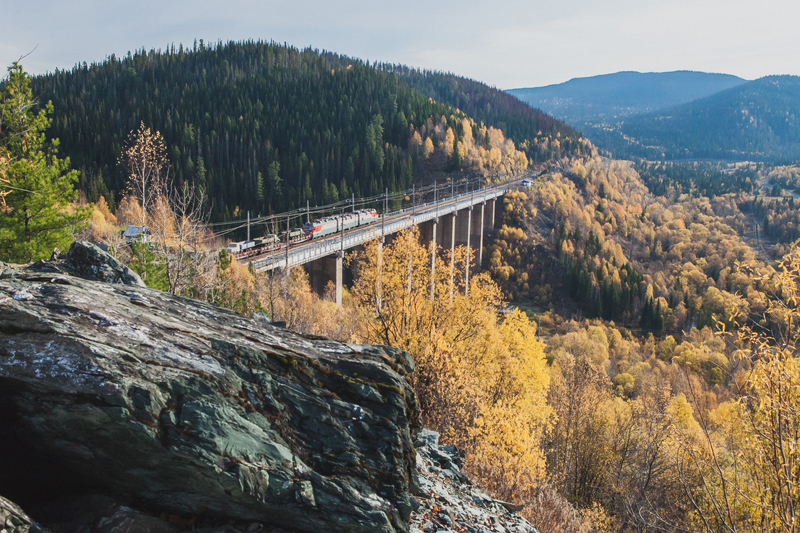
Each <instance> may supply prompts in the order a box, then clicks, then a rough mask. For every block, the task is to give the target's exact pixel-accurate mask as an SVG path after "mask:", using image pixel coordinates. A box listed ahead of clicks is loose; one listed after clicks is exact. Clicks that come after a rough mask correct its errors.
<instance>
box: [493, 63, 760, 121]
mask: <svg viewBox="0 0 800 533" xmlns="http://www.w3.org/2000/svg"><path fill="white" fill-rule="evenodd" d="M746 82H747V80H744V79H742V78H739V77H737V76H732V75H730V74H710V73H706V72H693V71H676V72H646V73H643V72H632V71H626V72H617V73H614V74H604V75H601V76H591V77H587V78H574V79H571V80H569V81H567V82H565V83H559V84H556V85H548V86H546V87H531V88H521V89H510V90H508V91H506V92H508V93H509V94H512V95H514V96H516V97H517V98H519V99H520V100H522V101H523V102H526V103H528V104H530V105H531V106H532V107H538V108H539V109H541V110H542V111H544V112H545V113H549V114H551V115H553V116H554V117H555V118H559V119H563V120H565V121H566V122H567V123H569V124H570V125H573V126H577V127H581V126H582V125H583V123H592V124H596V123H600V122H609V121H610V122H615V121H616V120H617V119H619V118H621V117H625V116H631V115H635V114H640V113H646V112H650V111H656V110H659V109H664V108H667V107H673V106H676V105H679V104H684V103H687V102H691V101H693V100H697V99H698V98H703V97H706V96H710V95H712V94H715V93H718V92H720V91H723V90H726V89H730V88H732V87H736V86H738V85H741V84H743V83H746Z"/></svg>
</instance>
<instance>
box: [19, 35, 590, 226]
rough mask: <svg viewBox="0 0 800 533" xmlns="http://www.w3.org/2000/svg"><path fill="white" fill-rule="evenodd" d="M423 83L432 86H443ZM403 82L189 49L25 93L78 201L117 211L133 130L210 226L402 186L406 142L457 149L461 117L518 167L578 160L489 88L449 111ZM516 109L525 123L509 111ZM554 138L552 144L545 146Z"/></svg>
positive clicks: (223, 47) (408, 171) (568, 146)
mask: <svg viewBox="0 0 800 533" xmlns="http://www.w3.org/2000/svg"><path fill="white" fill-rule="evenodd" d="M424 78H425V80H427V84H428V85H430V86H432V87H439V86H445V85H447V83H449V82H451V81H453V79H454V78H453V77H452V76H445V75H440V74H433V73H427V74H426V75H425V76H424ZM410 79H411V81H413V80H414V77H413V76H412V77H411V78H410ZM408 80H409V77H408V76H406V77H404V76H401V75H398V74H395V73H394V72H392V71H390V70H389V69H386V68H381V67H379V66H378V65H377V64H376V65H370V64H368V63H365V62H363V61H361V60H356V59H351V58H348V57H345V56H340V55H337V54H333V53H328V52H324V51H323V52H319V51H317V50H310V49H306V50H302V51H301V50H298V49H296V48H293V47H290V46H287V45H280V44H276V43H265V42H252V41H250V42H242V43H225V44H223V43H217V44H214V45H211V46H209V45H207V44H205V43H203V41H202V40H201V41H199V42H198V43H196V44H195V45H194V46H193V47H192V48H191V49H186V48H183V47H182V46H179V47H177V48H175V47H170V48H168V49H167V50H166V51H164V52H161V51H150V52H146V51H144V50H142V51H139V52H136V53H134V54H130V53H129V54H128V55H127V57H124V58H121V57H115V56H111V57H109V58H108V59H107V60H106V61H104V62H103V63H102V64H95V65H87V64H86V63H83V64H80V65H76V66H75V67H74V68H73V69H72V70H69V71H58V70H57V71H56V72H54V73H52V74H49V75H46V76H40V77H37V78H35V80H34V84H33V89H34V93H35V94H36V95H38V98H39V99H40V100H41V101H45V102H46V101H52V102H53V105H54V109H55V113H54V115H53V124H52V128H51V129H50V131H49V134H50V135H51V136H52V137H54V138H59V139H61V141H62V152H63V153H64V154H65V155H67V156H69V157H70V158H71V161H72V166H73V168H76V169H78V170H79V171H80V183H79V187H80V188H81V189H82V190H83V191H84V192H85V193H86V195H87V197H88V199H89V200H90V201H95V200H97V199H98V198H99V196H101V195H102V196H104V197H105V198H106V199H107V201H108V202H109V203H110V204H111V207H112V208H113V207H114V204H115V201H119V199H120V197H121V195H122V193H123V191H124V188H125V176H124V172H123V171H122V170H121V169H120V167H119V165H118V162H117V160H118V157H119V154H120V150H121V147H122V144H123V141H124V139H125V136H126V135H127V134H128V132H130V131H132V130H134V129H135V128H136V127H137V126H138V125H139V124H140V122H144V123H145V124H146V125H148V127H151V128H153V129H154V130H157V131H160V132H161V133H162V135H163V137H164V140H165V143H166V145H167V147H168V149H169V160H170V167H171V173H172V178H173V180H174V181H175V182H176V183H177V184H179V185H180V184H181V183H183V182H184V181H191V182H196V183H197V184H198V185H199V186H200V187H203V188H204V189H205V191H206V192H207V196H208V198H209V199H210V203H211V207H212V210H213V213H212V218H213V219H214V220H228V219H230V218H232V217H234V215H233V213H234V212H235V211H236V209H237V208H238V209H239V211H242V212H243V211H244V210H249V211H251V212H252V213H253V214H259V213H260V214H267V213H275V212H282V211H285V210H290V209H295V208H297V207H300V206H304V205H305V203H306V202H307V201H309V202H311V204H312V205H322V204H327V203H331V202H336V201H338V200H340V199H345V198H349V197H350V196H351V194H354V195H355V196H356V197H362V196H364V197H367V196H372V195H376V194H381V193H383V191H384V190H385V189H386V188H388V189H389V190H390V191H397V190H403V189H406V188H409V187H410V186H411V184H412V180H413V176H414V173H415V170H416V169H417V166H419V162H418V161H417V159H419V158H415V155H416V154H415V153H414V152H413V150H409V143H410V142H413V138H412V137H413V135H412V134H413V132H415V131H417V132H419V131H420V130H421V131H422V132H423V135H425V133H424V132H425V131H426V125H427V129H428V130H430V131H429V136H430V137H432V142H433V145H434V146H438V145H440V144H441V143H442V142H444V141H445V140H446V139H445V138H444V136H441V137H442V138H437V136H436V132H435V131H433V130H434V128H433V127H432V126H433V124H440V123H442V121H443V120H444V122H445V123H449V124H451V125H452V126H454V130H455V134H454V139H453V140H452V142H453V143H454V144H457V143H458V141H459V140H461V139H463V137H464V135H465V132H464V131H463V129H464V126H463V123H462V119H463V118H466V114H465V113H469V112H470V111H477V110H479V109H482V111H480V112H479V113H476V116H475V118H476V119H477V120H473V121H472V122H471V126H472V128H473V130H474V131H472V132H469V133H470V134H471V136H472V137H475V138H477V137H478V134H479V131H478V128H479V126H480V123H481V122H484V123H486V125H487V126H495V127H497V128H499V129H501V130H505V132H506V135H507V136H510V137H511V138H512V139H514V140H516V141H517V142H518V143H519V144H520V148H521V149H523V150H524V151H525V152H527V154H528V158H529V159H530V160H534V159H539V160H541V159H542V158H545V157H549V156H551V155H554V154H555V155H560V152H561V151H565V152H569V151H575V150H577V149H579V143H577V142H574V141H575V140H576V139H577V134H576V133H575V132H574V130H572V129H571V128H569V127H568V126H566V125H565V124H563V123H560V122H557V121H555V120H553V119H551V118H550V117H547V116H546V115H544V114H543V113H541V112H538V111H535V110H533V109H531V108H529V107H528V106H527V105H525V104H522V103H521V102H519V101H518V100H516V98H514V97H511V96H509V95H505V94H504V93H501V92H500V91H497V90H495V89H490V88H489V87H487V86H485V85H482V84H479V83H477V82H471V81H470V82H468V85H469V91H470V94H472V95H475V97H474V101H478V100H480V99H483V100H486V101H492V102H493V105H492V107H489V106H483V105H479V106H477V105H472V106H464V107H462V111H459V110H457V109H454V108H453V107H451V105H454V106H461V105H463V103H462V101H461V94H460V93H456V92H453V91H450V92H448V91H444V90H437V91H436V94H435V96H436V98H435V99H434V98H431V95H429V94H428V93H427V92H420V91H418V90H416V89H415V88H414V87H413V86H412V85H413V84H410V83H407V81H408ZM465 83H466V82H465ZM428 92H429V91H428ZM522 107H524V108H526V109H527V114H528V115H531V116H533V117H534V118H535V119H536V120H530V117H528V116H522V115H519V114H518V113H515V111H516V110H517V109H518V108H522ZM534 129H535V131H534ZM555 136H558V137H563V138H564V141H565V142H563V143H558V142H554V143H551V142H550V141H549V139H550V137H555ZM569 139H571V140H572V141H570V140H569ZM487 140H488V139H487ZM554 141H557V139H554ZM445 151H446V152H447V150H445ZM450 163H452V162H450ZM415 165H416V166H415ZM460 166H463V165H462V162H461V161H456V165H453V164H449V165H448V169H449V170H459V168H458V167H460Z"/></svg>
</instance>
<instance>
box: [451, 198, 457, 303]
mask: <svg viewBox="0 0 800 533" xmlns="http://www.w3.org/2000/svg"><path fill="white" fill-rule="evenodd" d="M457 215H458V213H456V212H455V211H453V214H452V215H451V216H450V299H451V300H452V298H453V286H454V285H455V273H456V270H455V269H456V216H457Z"/></svg>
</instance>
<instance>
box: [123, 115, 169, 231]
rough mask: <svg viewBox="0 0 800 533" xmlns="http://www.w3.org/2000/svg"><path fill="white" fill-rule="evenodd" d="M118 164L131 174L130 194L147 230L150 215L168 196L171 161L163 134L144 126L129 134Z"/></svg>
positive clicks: (141, 125) (129, 176)
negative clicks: (146, 223) (137, 204)
mask: <svg viewBox="0 0 800 533" xmlns="http://www.w3.org/2000/svg"><path fill="white" fill-rule="evenodd" d="M119 162H120V164H121V165H122V166H123V167H124V168H125V171H126V172H127V174H128V192H129V193H130V194H132V195H133V197H134V198H136V200H137V202H138V203H139V206H140V207H141V210H142V224H141V225H142V226H144V225H145V222H146V218H147V214H148V211H150V210H151V209H153V207H154V206H155V205H156V202H157V200H158V198H159V197H160V196H162V195H164V194H165V193H166V192H167V181H168V178H169V160H168V158H167V148H166V146H165V144H164V138H163V137H162V136H161V133H159V132H158V131H156V132H155V133H153V132H152V131H151V130H150V128H148V127H146V126H145V125H144V122H142V123H141V124H140V125H139V129H137V130H134V131H131V132H130V133H129V134H128V138H127V140H126V141H125V146H124V148H123V150H122V155H121V156H120V160H119Z"/></svg>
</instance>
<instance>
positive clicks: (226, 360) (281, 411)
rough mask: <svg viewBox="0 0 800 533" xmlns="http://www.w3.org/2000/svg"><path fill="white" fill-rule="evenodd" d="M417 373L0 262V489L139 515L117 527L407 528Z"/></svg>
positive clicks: (122, 518)
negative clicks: (108, 502) (90, 501)
mask: <svg viewBox="0 0 800 533" xmlns="http://www.w3.org/2000/svg"><path fill="white" fill-rule="evenodd" d="M74 250H84V251H85V250H86V246H85V245H80V246H79V247H78V248H73V249H71V251H70V253H73V251H74ZM76 253H78V252H76ZM80 253H83V252H80ZM73 255H74V254H73ZM73 265H74V263H73ZM71 268H74V266H73V267H71ZM101 271H102V269H101ZM101 277H104V278H106V279H107V278H108V277H110V276H106V275H105V274H102V276H101ZM412 369H413V366H412V363H411V362H410V358H408V356H407V355H406V354H403V353H402V352H399V351H396V350H393V349H389V348H384V347H379V346H369V347H363V346H361V347H359V346H354V345H347V344H342V343H339V342H335V341H331V340H325V339H318V338H308V337H303V336H300V335H297V334H294V333H291V332H288V331H286V330H285V329H281V328H276V327H273V326H270V325H268V324H264V323H262V322H259V321H257V320H254V319H251V318H247V317H243V316H241V315H237V314H235V313H232V312H229V311H226V310H223V309H220V308H217V307H214V306H211V305H207V304H204V303H202V302H198V301H194V300H189V299H184V298H178V297H173V296H170V295H168V294H165V293H161V292H158V291H155V290H150V289H146V288H141V287H128V286H124V285H112V284H107V283H98V282H95V281H88V280H85V279H81V278H77V277H73V276H69V275H65V274H58V273H48V274H47V275H46V276H44V275H42V274H41V273H38V272H32V271H28V270H25V269H21V268H16V267H11V268H8V267H7V266H4V270H3V273H2V274H1V275H0V472H2V475H0V494H6V495H7V496H10V497H11V498H13V499H14V500H15V501H18V502H21V503H22V504H23V505H26V506H28V504H27V503H26V502H27V501H30V502H33V503H40V504H41V503H42V501H43V500H44V498H45V497H52V496H56V495H63V494H83V493H85V494H88V493H95V494H103V495H106V496H109V497H112V498H113V499H114V500H115V501H119V502H133V503H135V507H131V506H128V508H129V509H130V511H126V510H124V509H118V510H117V511H115V512H114V513H112V514H111V515H108V516H107V517H106V518H108V520H110V522H109V523H111V524H112V525H113V524H117V526H114V527H128V526H130V527H133V525H135V523H136V522H140V523H141V521H140V520H139V518H141V517H138V515H137V518H136V519H135V520H134V519H133V518H132V515H131V514H130V513H139V512H145V513H147V514H150V515H155V516H158V515H159V513H163V512H166V513H177V514H180V515H186V516H197V517H207V518H208V519H209V520H211V519H215V520H219V521H221V522H220V523H226V521H228V522H229V523H232V524H233V525H232V526H230V528H232V529H230V530H233V529H237V530H240V531H246V530H247V529H248V527H249V526H248V525H249V524H251V523H257V524H265V525H267V526H270V527H282V528H285V529H286V530H288V531H301V532H303V531H311V532H321V531H333V532H337V531H341V532H345V531H347V532H350V531H352V532H365V533H366V532H370V533H371V532H387V533H389V532H396V531H407V530H408V520H409V518H410V514H411V509H412V508H411V501H410V481H411V480H412V479H413V477H414V467H415V453H414V449H413V446H412V442H413V440H412V435H413V434H414V433H415V432H416V431H417V430H418V429H419V428H418V427H417V425H416V424H417V416H418V414H417V407H416V400H415V397H414V394H413V391H412V389H411V387H410V385H409V384H408V382H407V380H406V379H405V377H404V376H405V375H406V374H407V373H408V372H410V371H411V370H412ZM355 384H358V385H363V387H360V386H354V385H355ZM126 505H128V504H126ZM34 516H35V517H37V518H38V515H36V514H34ZM114 517H116V518H114ZM120 524H121V525H120ZM125 524H128V526H125ZM237 524H241V525H237ZM45 525H47V524H45ZM225 527H228V526H225ZM226 530H227V529H226ZM115 531H117V530H116V529H115ZM118 531H125V530H124V529H119V530H118ZM131 531H132V530H131ZM209 531H210V530H209ZM215 531H222V530H221V529H217V530H215Z"/></svg>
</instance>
